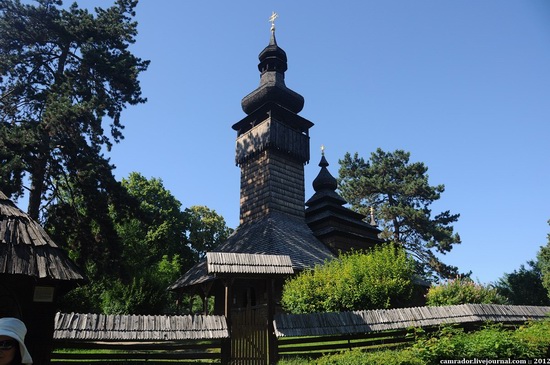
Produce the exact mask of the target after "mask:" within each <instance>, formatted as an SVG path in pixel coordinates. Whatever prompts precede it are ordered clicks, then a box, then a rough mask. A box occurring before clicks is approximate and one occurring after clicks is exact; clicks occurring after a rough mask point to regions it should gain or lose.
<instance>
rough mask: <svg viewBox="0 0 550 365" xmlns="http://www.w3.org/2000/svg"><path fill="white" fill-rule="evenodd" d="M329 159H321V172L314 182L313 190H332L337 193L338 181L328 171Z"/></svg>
mask: <svg viewBox="0 0 550 365" xmlns="http://www.w3.org/2000/svg"><path fill="white" fill-rule="evenodd" d="M328 165H329V164H328V162H327V159H326V158H325V156H323V157H321V162H319V166H320V167H321V171H319V175H317V177H316V178H315V180H313V189H314V190H315V191H321V190H332V191H335V190H336V189H337V188H338V182H337V181H336V178H334V176H332V175H331V173H330V172H329V171H328V169H327V166H328Z"/></svg>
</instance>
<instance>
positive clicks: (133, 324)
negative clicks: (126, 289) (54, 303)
mask: <svg viewBox="0 0 550 365" xmlns="http://www.w3.org/2000/svg"><path fill="white" fill-rule="evenodd" d="M54 328H55V331H54V346H55V350H54V352H53V354H52V363H53V364H57V365H64V364H73V365H74V364H76V363H77V362H80V363H95V362H98V363H102V364H118V365H123V364H132V365H139V364H141V363H146V364H149V365H152V364H157V363H158V364H166V363H170V362H177V363H184V364H185V363H189V364H195V363H200V364H219V363H221V356H222V355H221V348H222V346H224V344H225V343H226V342H227V341H229V332H228V328H227V323H226V320H225V317H223V316H202V315H195V316H190V315H189V316H137V315H103V314H79V313H58V314H57V315H56V317H55V327H54Z"/></svg>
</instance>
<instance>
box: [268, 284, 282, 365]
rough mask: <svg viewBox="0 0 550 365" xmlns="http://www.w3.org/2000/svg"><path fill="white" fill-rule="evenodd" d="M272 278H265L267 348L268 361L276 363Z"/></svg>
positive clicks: (277, 356)
mask: <svg viewBox="0 0 550 365" xmlns="http://www.w3.org/2000/svg"><path fill="white" fill-rule="evenodd" d="M274 285H275V283H274V280H273V279H267V280H266V289H267V349H268V363H269V364H276V363H277V361H279V353H278V351H277V337H276V336H275V327H274V325H273V320H274V319H275V298H274V288H273V287H274Z"/></svg>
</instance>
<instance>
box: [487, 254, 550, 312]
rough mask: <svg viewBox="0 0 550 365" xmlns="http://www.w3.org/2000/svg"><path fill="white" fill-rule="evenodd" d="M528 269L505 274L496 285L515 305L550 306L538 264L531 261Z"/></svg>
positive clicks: (499, 291) (523, 268)
mask: <svg viewBox="0 0 550 365" xmlns="http://www.w3.org/2000/svg"><path fill="white" fill-rule="evenodd" d="M527 264H528V265H529V267H528V268H526V267H525V266H524V265H521V266H520V268H519V270H514V272H512V273H510V274H504V276H503V277H502V278H501V279H499V281H498V282H497V283H496V286H495V287H496V289H497V291H498V293H499V294H500V295H502V296H503V297H506V298H507V299H508V301H509V302H510V304H515V305H550V298H549V296H548V291H547V290H546V289H545V288H544V286H543V285H542V273H541V271H540V269H539V265H538V263H537V262H534V261H529V262H528V263H527Z"/></svg>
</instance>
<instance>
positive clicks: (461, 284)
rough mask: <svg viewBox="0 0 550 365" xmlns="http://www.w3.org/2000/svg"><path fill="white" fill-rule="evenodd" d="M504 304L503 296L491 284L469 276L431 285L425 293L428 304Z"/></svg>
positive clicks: (505, 301)
mask: <svg viewBox="0 0 550 365" xmlns="http://www.w3.org/2000/svg"><path fill="white" fill-rule="evenodd" d="M468 303H472V304H506V303H507V300H506V298H505V297H503V296H502V295H500V294H499V293H498V290H497V289H496V288H494V287H491V286H485V285H481V284H476V283H474V281H473V280H471V279H470V278H457V279H453V280H448V281H447V282H445V283H443V284H440V285H437V286H432V287H431V288H430V289H429V290H428V293H427V295H426V304H427V305H429V306H442V305H457V304H468Z"/></svg>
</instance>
